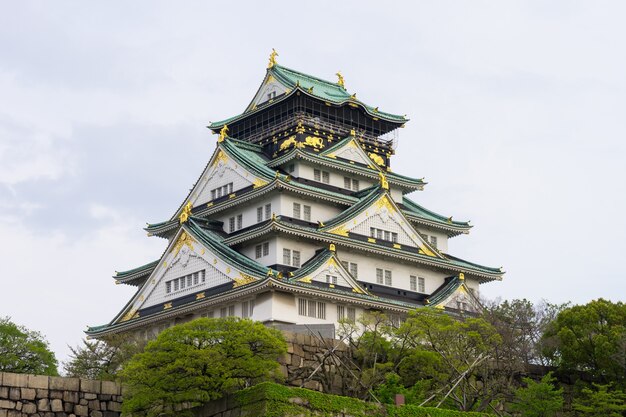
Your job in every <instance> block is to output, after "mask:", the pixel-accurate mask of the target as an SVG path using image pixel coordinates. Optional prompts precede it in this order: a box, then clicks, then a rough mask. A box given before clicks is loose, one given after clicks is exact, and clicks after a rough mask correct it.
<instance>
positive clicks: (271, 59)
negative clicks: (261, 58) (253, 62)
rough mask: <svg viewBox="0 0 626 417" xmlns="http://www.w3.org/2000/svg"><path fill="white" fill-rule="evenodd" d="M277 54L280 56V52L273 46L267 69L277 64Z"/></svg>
mask: <svg viewBox="0 0 626 417" xmlns="http://www.w3.org/2000/svg"><path fill="white" fill-rule="evenodd" d="M277 56H278V52H276V49H274V48H272V52H271V53H270V62H269V63H268V64H267V69H270V68H272V67H273V66H274V65H276V64H277V62H276V57H277Z"/></svg>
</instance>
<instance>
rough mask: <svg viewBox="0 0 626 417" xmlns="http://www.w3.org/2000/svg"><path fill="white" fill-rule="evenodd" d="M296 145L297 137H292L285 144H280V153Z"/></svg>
mask: <svg viewBox="0 0 626 417" xmlns="http://www.w3.org/2000/svg"><path fill="white" fill-rule="evenodd" d="M295 144H296V137H295V136H290V137H289V139H287V140H286V141H284V142H283V143H281V144H280V148H278V150H279V151H284V150H285V149H288V148H290V147H291V146H292V145H295Z"/></svg>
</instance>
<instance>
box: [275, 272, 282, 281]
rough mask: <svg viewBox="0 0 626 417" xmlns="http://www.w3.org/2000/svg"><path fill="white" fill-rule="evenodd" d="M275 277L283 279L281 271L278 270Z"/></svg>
mask: <svg viewBox="0 0 626 417" xmlns="http://www.w3.org/2000/svg"><path fill="white" fill-rule="evenodd" d="M276 278H278V279H283V273H282V272H281V271H278V275H276Z"/></svg>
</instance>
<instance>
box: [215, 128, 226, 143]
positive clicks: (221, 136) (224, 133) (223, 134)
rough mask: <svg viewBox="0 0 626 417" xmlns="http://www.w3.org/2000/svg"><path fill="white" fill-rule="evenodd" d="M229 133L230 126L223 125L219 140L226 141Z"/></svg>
mask: <svg viewBox="0 0 626 417" xmlns="http://www.w3.org/2000/svg"><path fill="white" fill-rule="evenodd" d="M227 134H228V126H227V125H224V127H222V130H220V137H219V138H217V141H218V142H224V138H225V137H226V135H227Z"/></svg>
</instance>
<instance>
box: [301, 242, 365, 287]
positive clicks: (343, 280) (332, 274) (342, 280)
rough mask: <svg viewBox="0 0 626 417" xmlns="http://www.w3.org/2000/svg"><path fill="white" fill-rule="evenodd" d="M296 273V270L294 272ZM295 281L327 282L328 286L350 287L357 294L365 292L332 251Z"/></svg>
mask: <svg viewBox="0 0 626 417" xmlns="http://www.w3.org/2000/svg"><path fill="white" fill-rule="evenodd" d="M296 274H297V272H296ZM297 281H299V282H304V283H311V282H319V283H323V284H329V287H330V288H334V287H335V286H338V287H344V288H351V289H352V291H353V292H355V293H357V294H366V290H364V289H363V288H361V286H360V285H359V284H358V282H356V280H355V279H354V277H352V275H350V273H349V272H348V271H346V269H345V268H344V267H343V265H341V262H339V260H338V259H337V257H336V256H335V254H334V252H333V253H332V255H331V256H329V257H328V259H327V260H326V261H325V262H324V263H322V264H321V265H320V266H318V267H317V268H316V269H315V270H313V271H310V272H309V273H307V274H306V275H305V276H304V277H302V278H297Z"/></svg>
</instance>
